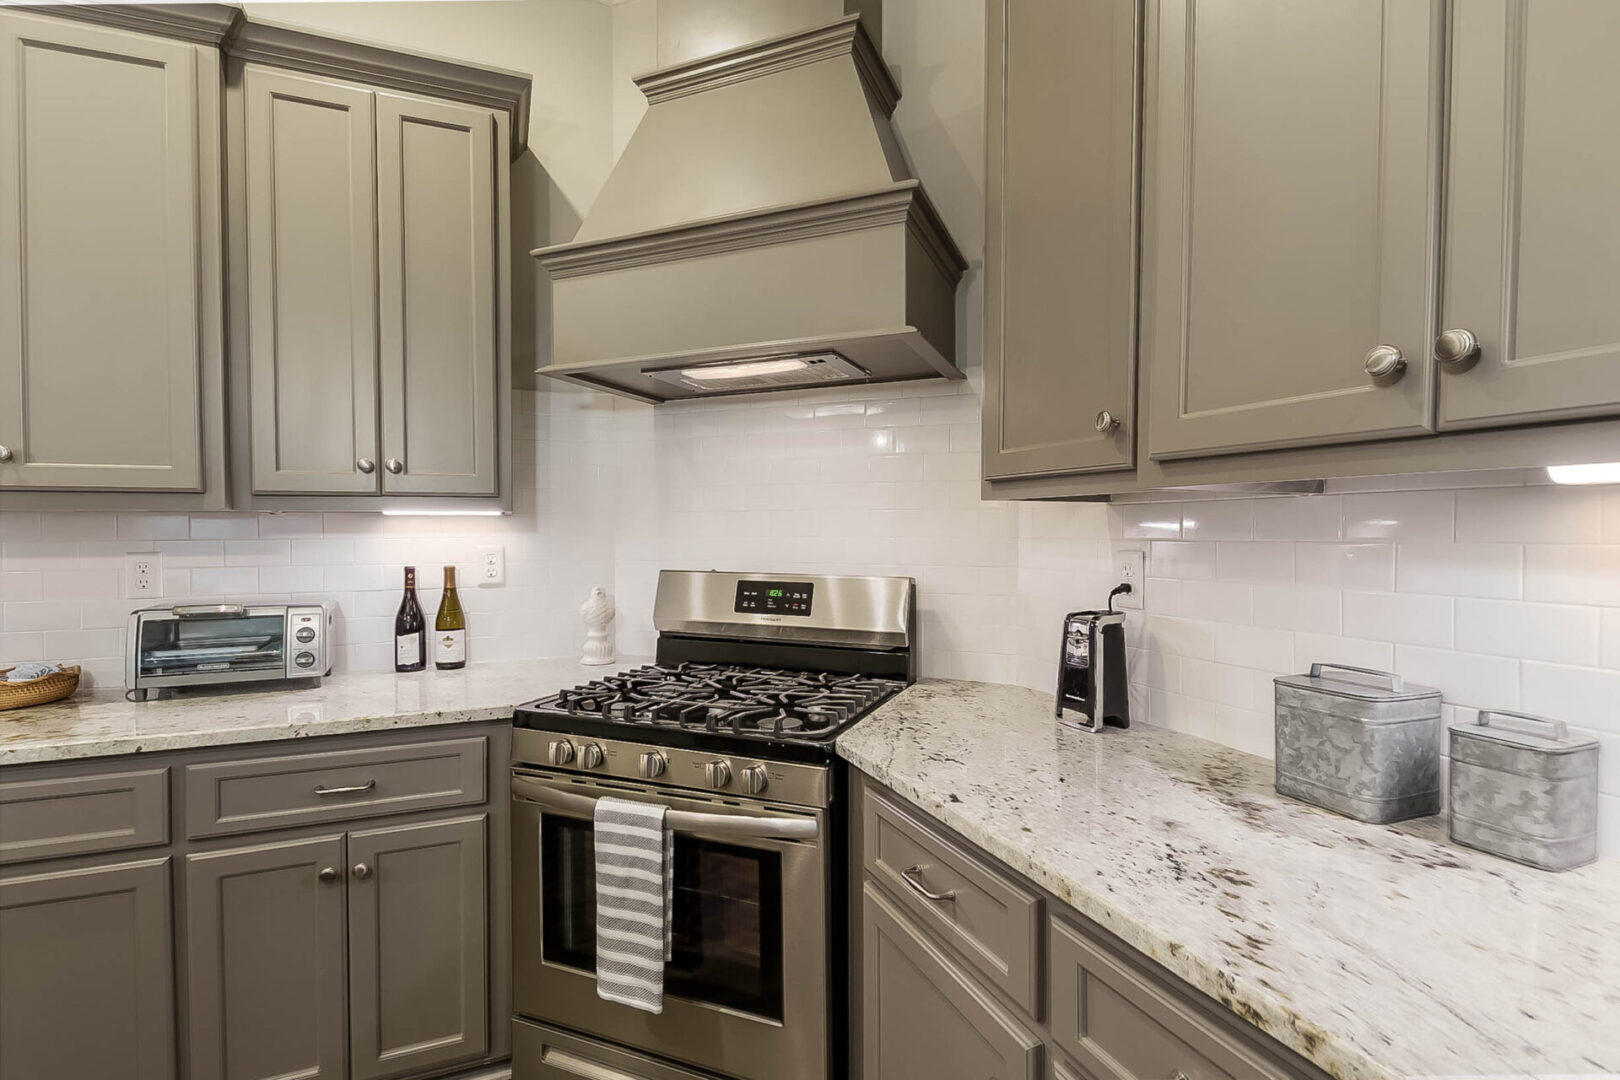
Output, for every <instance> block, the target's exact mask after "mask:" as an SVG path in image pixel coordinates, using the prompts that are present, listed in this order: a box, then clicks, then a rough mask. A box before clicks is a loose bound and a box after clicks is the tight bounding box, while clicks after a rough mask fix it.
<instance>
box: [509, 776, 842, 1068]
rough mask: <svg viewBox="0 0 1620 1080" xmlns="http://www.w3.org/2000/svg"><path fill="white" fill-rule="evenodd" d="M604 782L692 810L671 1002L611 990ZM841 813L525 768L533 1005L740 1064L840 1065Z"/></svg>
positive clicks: (521, 846) (519, 935) (525, 895)
mask: <svg viewBox="0 0 1620 1080" xmlns="http://www.w3.org/2000/svg"><path fill="white" fill-rule="evenodd" d="M602 795H611V796H613V797H615V798H621V799H630V800H634V801H645V802H657V803H660V804H662V805H664V806H667V807H668V808H669V809H670V810H671V811H672V812H674V813H675V814H676V815H677V816H676V817H674V818H672V819H671V826H672V830H673V832H674V844H675V874H674V878H675V881H674V905H673V906H674V913H673V914H674V926H673V933H672V937H673V958H672V959H671V960H670V962H669V963H668V964H667V965H666V966H665V971H664V1011H663V1012H662V1013H660V1014H657V1015H654V1014H652V1013H647V1012H642V1011H641V1010H639V1009H632V1008H630V1007H628V1006H625V1005H619V1004H615V1003H612V1002H607V1001H603V1000H602V999H601V998H599V997H597V995H596V873H595V845H594V843H593V834H592V822H591V818H592V813H593V811H594V807H595V802H596V799H597V797H599V796H602ZM826 827H827V820H826V814H825V812H818V811H811V810H803V809H790V808H784V807H778V806H767V805H765V804H754V805H747V804H739V803H738V802H737V801H736V800H726V799H722V798H712V799H711V798H707V797H704V796H702V795H698V794H695V793H689V792H681V793H674V792H671V791H668V790H665V789H661V788H658V787H657V786H654V785H645V784H633V783H626V782H621V781H599V780H582V779H579V778H578V777H577V776H572V775H565V774H551V773H545V772H542V771H538V770H536V771H529V770H521V771H516V772H514V774H513V777H512V845H513V847H512V890H513V891H512V896H513V905H512V907H513V912H512V917H513V948H514V956H513V979H514V995H515V1003H516V1008H517V1011H518V1013H519V1014H521V1015H523V1016H528V1017H532V1018H534V1019H537V1020H544V1021H548V1022H550V1023H554V1024H558V1025H560V1026H562V1027H566V1028H571V1029H573V1030H575V1031H579V1032H583V1033H586V1034H589V1035H594V1036H597V1037H599V1038H602V1039H607V1040H611V1041H613V1042H617V1043H620V1044H623V1045H626V1046H630V1047H633V1048H637V1049H641V1050H645V1051H648V1052H650V1053H653V1054H657V1055H660V1056H662V1057H667V1058H674V1059H676V1060H678V1061H683V1062H686V1063H689V1064H692V1065H696V1066H699V1067H701V1068H705V1069H711V1070H714V1071H715V1072H720V1073H725V1074H728V1075H730V1076H736V1077H746V1078H749V1080H753V1078H756V1077H758V1078H767V1077H768V1078H772V1080H826V1077H827V1075H828V1072H827V1068H828V1057H829V1047H828V1037H829V1036H828V996H827V995H828V987H827V931H828V922H827V919H828V906H827V905H828V902H829V897H828V895H827V894H828V889H829V888H830V884H829V880H830V874H829V873H828V867H827V864H826V858H827V846H826V842H825V841H826V835H825V833H826ZM514 1075H515V1076H519V1077H521V1076H524V1075H525V1072H524V1064H523V1063H521V1062H514Z"/></svg>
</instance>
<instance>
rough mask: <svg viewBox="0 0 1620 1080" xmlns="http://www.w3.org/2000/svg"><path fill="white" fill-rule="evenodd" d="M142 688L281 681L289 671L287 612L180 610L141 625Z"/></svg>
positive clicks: (148, 616) (147, 617) (137, 655)
mask: <svg viewBox="0 0 1620 1080" xmlns="http://www.w3.org/2000/svg"><path fill="white" fill-rule="evenodd" d="M135 637H136V640H135V641H134V642H132V643H131V648H132V650H133V652H134V661H135V663H134V667H135V672H134V674H135V676H136V680H137V681H136V685H138V686H185V685H193V684H204V683H216V682H220V683H224V682H247V681H251V680H255V679H277V678H282V677H284V675H285V672H286V669H287V660H286V649H287V615H286V610H285V609H284V608H276V609H268V608H259V609H255V608H239V607H238V608H233V607H231V606H229V605H222V606H220V607H219V608H204V609H190V608H176V609H174V611H172V612H162V613H157V614H154V613H145V614H143V615H142V616H141V617H140V618H139V619H138V621H137V624H136V628H135Z"/></svg>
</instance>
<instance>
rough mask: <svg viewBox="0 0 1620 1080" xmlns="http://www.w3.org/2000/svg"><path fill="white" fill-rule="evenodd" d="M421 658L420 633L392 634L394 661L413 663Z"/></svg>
mask: <svg viewBox="0 0 1620 1080" xmlns="http://www.w3.org/2000/svg"><path fill="white" fill-rule="evenodd" d="M421 658H422V635H421V634H420V633H416V634H396V635H395V636H394V662H395V663H397V664H414V663H417V662H418V661H419V660H421Z"/></svg>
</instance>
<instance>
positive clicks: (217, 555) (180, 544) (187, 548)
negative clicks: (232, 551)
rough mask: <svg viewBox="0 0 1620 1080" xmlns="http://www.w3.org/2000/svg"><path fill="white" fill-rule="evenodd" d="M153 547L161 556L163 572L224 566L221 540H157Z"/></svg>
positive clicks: (223, 544)
mask: <svg viewBox="0 0 1620 1080" xmlns="http://www.w3.org/2000/svg"><path fill="white" fill-rule="evenodd" d="M153 546H154V547H155V548H156V549H157V551H158V553H159V554H161V555H162V556H163V567H164V569H165V570H190V569H192V568H193V567H198V566H224V565H225V541H223V540H159V541H157V543H156V544H154V545H153Z"/></svg>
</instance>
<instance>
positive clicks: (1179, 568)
mask: <svg viewBox="0 0 1620 1080" xmlns="http://www.w3.org/2000/svg"><path fill="white" fill-rule="evenodd" d="M1148 573H1150V574H1152V575H1153V576H1154V577H1167V578H1184V579H1193V580H1204V581H1208V580H1211V579H1213V578H1214V577H1215V545H1214V544H1212V543H1200V544H1195V543H1190V542H1185V541H1178V540H1155V541H1153V546H1152V547H1151V548H1150V549H1149V551H1148Z"/></svg>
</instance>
